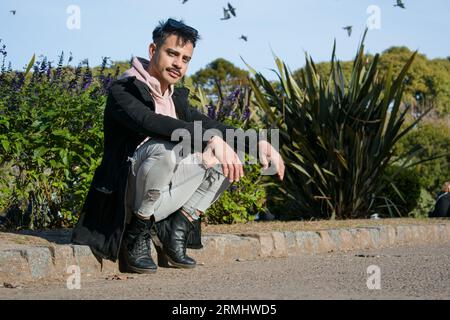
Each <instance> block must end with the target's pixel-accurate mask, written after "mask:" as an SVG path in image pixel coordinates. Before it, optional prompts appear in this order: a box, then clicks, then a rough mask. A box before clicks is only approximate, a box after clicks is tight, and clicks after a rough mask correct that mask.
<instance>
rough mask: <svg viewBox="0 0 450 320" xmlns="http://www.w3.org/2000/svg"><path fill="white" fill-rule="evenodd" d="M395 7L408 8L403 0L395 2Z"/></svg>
mask: <svg viewBox="0 0 450 320" xmlns="http://www.w3.org/2000/svg"><path fill="white" fill-rule="evenodd" d="M394 7H399V8H402V9H406V7H405V4H404V3H403V2H402V0H397V4H394Z"/></svg>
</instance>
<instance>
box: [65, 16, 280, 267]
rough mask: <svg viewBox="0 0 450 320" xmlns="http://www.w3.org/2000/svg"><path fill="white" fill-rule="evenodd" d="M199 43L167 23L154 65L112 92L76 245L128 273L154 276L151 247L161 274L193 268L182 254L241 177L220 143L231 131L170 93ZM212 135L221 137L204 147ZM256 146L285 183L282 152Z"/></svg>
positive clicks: (144, 64)
mask: <svg viewBox="0 0 450 320" xmlns="http://www.w3.org/2000/svg"><path fill="white" fill-rule="evenodd" d="M198 39H199V36H198V32H197V31H196V30H195V29H193V28H192V27H189V26H187V25H185V24H184V23H183V22H181V21H177V20H173V19H169V20H167V21H166V22H161V23H160V24H159V26H157V27H156V29H155V30H154V31H153V43H151V44H150V46H149V56H150V61H147V60H146V59H142V58H134V59H133V61H132V68H131V69H129V70H128V71H126V72H125V74H124V75H123V76H122V77H121V78H120V79H119V80H118V81H116V82H115V83H114V84H113V85H112V87H111V89H110V93H109V96H108V100H107V103H106V108H105V115H104V154H103V159H102V163H101V164H100V166H99V168H97V170H96V171H95V175H94V179H93V182H92V185H91V188H90V190H89V193H88V196H87V199H86V201H85V204H84V207H83V210H82V213H81V216H80V219H79V222H78V224H77V226H76V227H75V228H74V231H73V235H72V241H73V242H74V243H77V244H84V245H89V246H90V247H91V249H92V251H93V252H94V253H95V254H96V255H97V256H99V257H102V258H106V259H110V260H113V261H116V260H117V259H118V258H119V253H120V256H121V259H122V261H123V262H124V266H125V269H126V271H129V272H138V273H151V272H155V271H156V269H157V267H156V265H155V263H154V262H153V260H152V257H151V255H150V241H151V239H153V241H154V243H155V246H156V248H157V251H158V264H159V265H160V266H167V265H168V264H171V265H172V266H175V267H179V268H193V267H195V265H196V262H195V260H193V259H192V258H190V257H188V256H187V255H186V247H187V243H188V237H189V235H190V234H191V232H192V230H193V227H194V222H195V221H198V218H199V216H200V215H201V214H202V213H203V212H204V211H205V210H206V209H207V208H208V207H209V206H210V205H211V204H212V203H213V202H214V201H216V200H217V198H218V197H219V196H220V195H221V194H222V193H223V191H225V189H226V188H227V187H228V186H229V185H230V183H232V182H234V181H239V179H240V178H241V177H242V176H243V175H244V171H243V165H242V163H241V161H240V159H239V157H238V155H237V154H236V151H235V150H234V149H233V148H234V147H233V146H231V144H230V145H229V144H227V143H226V142H225V141H224V139H223V138H222V137H225V136H226V130H227V129H234V128H232V127H230V126H226V125H224V124H222V123H220V122H217V121H214V120H211V119H209V118H208V117H207V116H205V115H203V114H202V113H200V112H199V111H197V110H196V109H195V108H192V107H191V106H190V105H189V102H188V91H187V89H184V88H174V85H175V84H176V83H177V82H178V81H180V80H181V79H182V77H183V76H184V75H185V73H186V71H187V68H188V65H189V62H190V60H191V58H192V54H193V51H194V47H195V45H196V42H197V40H198ZM194 122H196V123H194ZM199 123H200V124H201V129H200V131H199V130H198V127H197V128H196V125H198V124H199ZM208 129H215V130H216V132H218V133H219V134H216V135H213V136H212V137H211V138H210V139H205V140H204V137H203V135H204V134H205V133H206V132H207V130H208ZM179 132H184V133H188V134H189V136H190V137H192V138H193V139H191V142H190V143H188V146H187V148H186V145H184V146H185V148H184V149H182V153H183V155H181V154H180V152H179V149H178V146H179V145H176V141H174V140H173V139H174V137H175V136H177V133H179ZM232 144H233V145H234V143H232ZM258 148H259V155H260V161H261V163H262V164H263V165H264V167H267V166H268V163H269V162H271V164H272V166H273V167H274V168H275V169H276V171H277V173H278V175H279V177H280V179H283V175H284V163H283V160H282V159H281V157H280V155H279V153H278V152H277V151H276V150H275V149H274V148H273V147H272V146H271V145H270V144H269V143H268V142H267V141H263V140H261V141H259V142H258ZM186 149H188V150H186ZM186 151H188V152H186ZM186 153H187V154H186Z"/></svg>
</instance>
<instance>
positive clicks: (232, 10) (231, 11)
mask: <svg viewBox="0 0 450 320" xmlns="http://www.w3.org/2000/svg"><path fill="white" fill-rule="evenodd" d="M228 11H229V12H230V13H231V14H232V15H233V17H236V8H233V6H232V5H231V3H229V2H228Z"/></svg>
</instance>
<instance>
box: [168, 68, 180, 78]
mask: <svg viewBox="0 0 450 320" xmlns="http://www.w3.org/2000/svg"><path fill="white" fill-rule="evenodd" d="M167 71H169V72H173V73H176V74H177V75H178V76H180V77H181V73H180V71H178V70H177V69H173V68H168V69H167Z"/></svg>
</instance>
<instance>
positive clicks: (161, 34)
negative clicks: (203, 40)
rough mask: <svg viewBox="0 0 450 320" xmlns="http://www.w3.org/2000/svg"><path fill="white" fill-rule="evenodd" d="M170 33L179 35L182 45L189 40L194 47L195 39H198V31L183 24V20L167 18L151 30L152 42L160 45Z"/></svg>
mask: <svg viewBox="0 0 450 320" xmlns="http://www.w3.org/2000/svg"><path fill="white" fill-rule="evenodd" d="M172 34H174V35H177V36H179V37H180V38H181V40H182V41H183V45H185V44H186V43H187V42H191V43H192V45H193V46H194V47H195V44H196V42H197V40H199V39H200V36H199V34H198V31H197V30H195V29H194V28H192V27H190V26H188V25H186V24H184V22H183V20H180V21H178V20H175V19H168V20H167V21H160V22H159V25H158V26H157V27H156V28H155V30H153V42H154V43H155V44H156V45H157V46H160V45H162V44H163V43H164V41H166V39H167V37H168V36H170V35H172Z"/></svg>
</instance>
